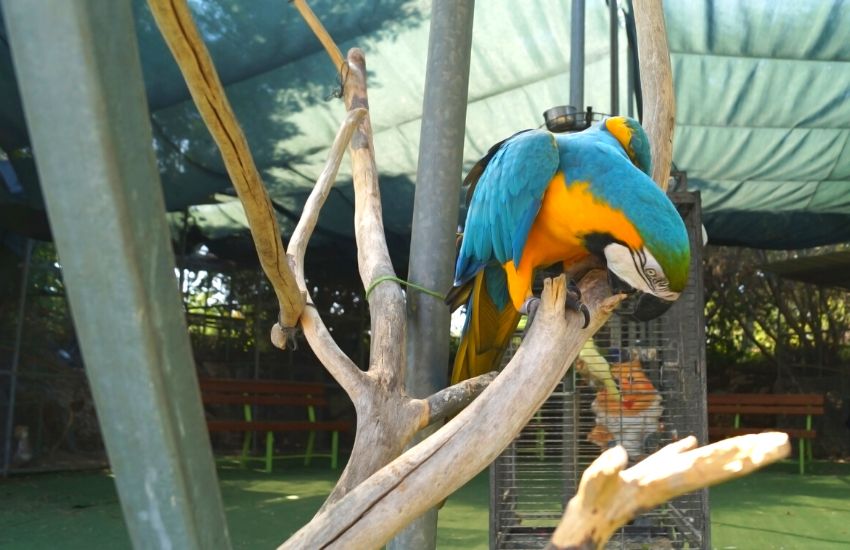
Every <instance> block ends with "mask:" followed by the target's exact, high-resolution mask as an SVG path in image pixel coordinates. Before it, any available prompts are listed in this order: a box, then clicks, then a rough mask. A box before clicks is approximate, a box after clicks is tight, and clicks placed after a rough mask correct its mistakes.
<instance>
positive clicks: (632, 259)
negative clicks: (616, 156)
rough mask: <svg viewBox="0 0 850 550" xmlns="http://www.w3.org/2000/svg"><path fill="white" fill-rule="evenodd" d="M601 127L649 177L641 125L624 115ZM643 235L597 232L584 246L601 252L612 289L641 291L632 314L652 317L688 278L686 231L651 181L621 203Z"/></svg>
mask: <svg viewBox="0 0 850 550" xmlns="http://www.w3.org/2000/svg"><path fill="white" fill-rule="evenodd" d="M601 126H602V128H601V129H602V130H603V131H607V132H608V133H610V134H611V135H613V136H614V137H615V138H616V140H617V141H618V142H619V143H620V145H621V146H622V147H623V150H624V151H625V152H626V153H627V154H628V156H629V158H630V159H631V161H632V163H633V164H634V165H635V166H636V167H637V168H638V169H639V170H640V171H641V172H643V174H645V175H646V176H648V177H649V178H651V177H652V157H651V153H650V148H649V138H648V137H647V135H646V132H644V130H643V128H642V127H641V126H640V124H639V123H638V122H637V121H636V120H634V119H632V118H628V117H622V116H617V117H610V118H607V119H605V121H604V122H603V123H602V125H601ZM619 206H620V208H621V209H622V210H623V212H624V213H625V214H626V216H627V217H628V219H629V220H630V221H631V222H632V224H633V225H634V228H635V229H636V230H637V233H638V234H639V235H640V236H641V240H642V243H641V244H640V245H636V244H635V243H633V242H632V243H628V241H629V239H626V238H619V236H618V235H617V234H616V232H612V233H595V234H593V235H588V236H587V237H586V238H585V246H586V247H587V248H588V250H590V251H591V252H593V253H595V254H596V255H598V256H600V257H603V258H604V259H605V263H606V265H607V267H608V277H609V282H610V284H611V290H612V292H614V293H625V294H631V293H634V292H638V293H640V296H639V297H638V299H637V305H636V308H635V311H634V313H633V315H632V316H633V317H634V318H636V319H638V320H640V321H648V320H650V319H654V318H656V317H658V316H659V315H661V314H662V313H664V312H665V311H667V310H668V309H669V308H670V306H672V305H673V302H675V301H676V300H677V299H678V298H679V295H680V294H681V293H682V291H683V290H684V289H685V284H686V283H687V280H688V271H689V269H690V243H689V241H688V234H687V230H686V229H685V224H684V223H683V221H682V218H681V216H680V215H679V213H678V212H677V211H676V208H675V207H674V206H673V203H672V202H670V200H669V199H668V198H667V196H666V195H665V194H664V192H662V191H661V190H660V189H659V188H658V187H657V186H656V185H654V184H653V183H652V182H651V181H646V184H645V185H644V184H641V185H636V186H635V187H634V188H633V189H632V190H631V194H630V195H629V200H628V201H624V203H623V204H621V205H619Z"/></svg>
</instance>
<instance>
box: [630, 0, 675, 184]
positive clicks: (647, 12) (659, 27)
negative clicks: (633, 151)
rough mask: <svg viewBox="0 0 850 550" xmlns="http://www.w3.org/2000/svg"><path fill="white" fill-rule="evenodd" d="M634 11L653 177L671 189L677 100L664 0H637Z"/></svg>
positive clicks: (644, 116)
mask: <svg viewBox="0 0 850 550" xmlns="http://www.w3.org/2000/svg"><path fill="white" fill-rule="evenodd" d="M634 14H635V30H636V32H637V42H638V56H639V58H640V59H639V62H640V84H641V88H642V89H643V127H644V129H645V130H646V133H647V134H648V135H649V142H650V144H651V147H652V163H653V168H652V179H653V180H655V183H657V184H658V186H659V187H661V189H663V190H664V191H667V184H668V179H669V177H670V164H671V162H672V160H673V127H674V124H675V115H676V101H675V96H674V95H673V70H672V69H671V68H670V52H669V50H668V47H667V31H666V30H665V28H664V10H663V9H662V6H661V0H635V2H634Z"/></svg>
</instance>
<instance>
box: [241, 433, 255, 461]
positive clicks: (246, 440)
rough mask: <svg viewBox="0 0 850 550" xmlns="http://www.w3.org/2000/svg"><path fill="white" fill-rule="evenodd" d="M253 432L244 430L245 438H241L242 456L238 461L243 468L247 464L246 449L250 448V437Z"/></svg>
mask: <svg viewBox="0 0 850 550" xmlns="http://www.w3.org/2000/svg"><path fill="white" fill-rule="evenodd" d="M253 435H254V434H253V432H245V438H244V439H243V440H242V456H241V460H240V461H239V462H240V464H241V465H242V467H243V468H245V467H246V466H247V465H248V451H249V449H250V448H251V437H252V436H253Z"/></svg>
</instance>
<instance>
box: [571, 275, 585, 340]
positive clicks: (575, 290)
mask: <svg viewBox="0 0 850 550" xmlns="http://www.w3.org/2000/svg"><path fill="white" fill-rule="evenodd" d="M567 308H568V309H571V310H573V311H575V312H577V313H581V314H582V315H583V316H584V325H582V327H581V328H587V326H588V325H589V324H590V310H589V309H588V308H587V306H586V305H584V304H583V303H582V301H581V289H580V288H579V287H578V284H577V283H576V282H575V281H574V280H573V279H570V282H568V283H567Z"/></svg>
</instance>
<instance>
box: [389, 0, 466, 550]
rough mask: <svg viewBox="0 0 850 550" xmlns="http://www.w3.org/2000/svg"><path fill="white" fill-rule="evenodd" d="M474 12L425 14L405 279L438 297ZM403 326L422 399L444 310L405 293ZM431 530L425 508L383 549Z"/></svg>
mask: <svg viewBox="0 0 850 550" xmlns="http://www.w3.org/2000/svg"><path fill="white" fill-rule="evenodd" d="M474 7H475V2H474V0H435V2H434V3H433V7H432V11H431V29H430V34H429V38H428V66H427V69H426V74H425V98H424V101H423V106H422V129H421V132H420V135H419V165H418V169H417V173H416V194H415V197H414V208H413V229H412V234H411V239H410V264H409V266H408V278H409V279H410V281H412V282H414V283H416V284H419V285H422V286H424V287H426V288H430V289H434V290H436V291H438V292H445V291H447V290H448V289H449V287H451V284H452V277H453V274H454V261H453V260H454V257H455V228H456V227H457V216H458V201H459V198H460V197H459V195H460V193H459V191H460V183H461V180H462V171H463V142H464V130H465V128H466V102H467V92H468V87H469V59H470V50H471V48H472V19H473V11H474ZM407 327H408V329H407V334H408V338H407V371H406V373H405V382H406V383H405V386H406V389H407V392H408V393H409V394H410V395H412V396H414V397H426V396H428V395H430V394H431V393H433V392H435V391H437V390H440V389H442V388H443V387H445V386H446V384H447V382H448V380H447V377H448V364H449V330H448V328H449V310H448V308H447V307H446V305H445V304H444V303H443V302H442V300H439V299H435V298H434V297H433V296H428V295H426V294H422V293H420V292H417V291H416V290H413V289H411V290H409V291H408V293H407ZM420 435H421V436H423V437H424V436H425V435H427V434H420ZM436 530H437V510H436V509H432V510H430V511H429V512H427V513H426V514H425V515H424V516H422V517H421V518H419V519H417V520H416V521H414V522H413V523H412V524H411V525H410V526H408V527H407V528H406V529H405V530H404V531H402V532H401V533H400V534H399V535H398V536H397V537H396V538H395V539H393V541H391V542H390V544H389V545H388V548H391V549H404V550H408V549H425V548H434V547H435V546H436Z"/></svg>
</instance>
